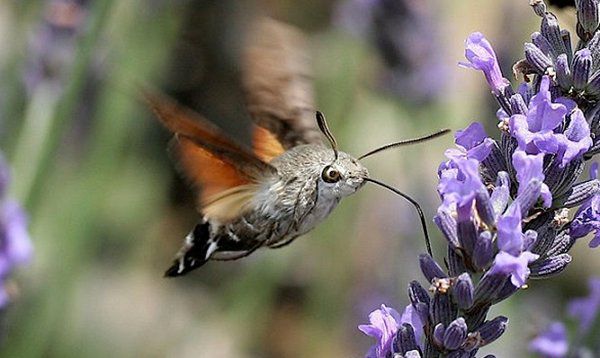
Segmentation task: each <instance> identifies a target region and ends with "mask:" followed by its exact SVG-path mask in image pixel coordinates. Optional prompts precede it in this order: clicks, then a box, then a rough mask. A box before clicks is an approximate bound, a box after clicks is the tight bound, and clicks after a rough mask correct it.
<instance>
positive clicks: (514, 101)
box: [510, 93, 527, 114]
mask: <svg viewBox="0 0 600 358" xmlns="http://www.w3.org/2000/svg"><path fill="white" fill-rule="evenodd" d="M510 109H511V111H512V113H513V114H527V104H526V103H525V100H524V99H523V96H521V94H520V93H516V94H514V95H512V96H511V97H510Z"/></svg>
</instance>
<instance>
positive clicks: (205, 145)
mask: <svg viewBox="0 0 600 358" xmlns="http://www.w3.org/2000/svg"><path fill="white" fill-rule="evenodd" d="M145 97H146V100H147V102H148V103H149V104H150V106H151V108H152V109H153V111H154V112H155V113H156V115H157V117H158V118H159V119H160V121H161V122H162V123H163V125H164V126H165V127H167V129H169V130H170V131H171V132H173V133H174V137H173V140H172V141H171V145H170V149H171V152H172V155H173V156H174V159H175V161H176V162H177V163H178V168H179V170H180V171H181V172H182V174H183V176H184V177H185V178H186V179H188V181H189V182H190V183H191V184H192V186H193V187H194V188H196V189H198V190H199V195H198V203H199V208H200V210H201V211H202V212H203V213H204V214H205V215H207V216H209V217H213V218H218V219H221V220H227V219H229V218H232V217H235V216H237V215H238V214H239V213H240V212H241V211H242V210H243V209H244V208H245V207H246V206H247V204H248V203H249V201H250V200H251V199H252V198H253V197H254V195H255V194H256V192H257V190H258V189H259V188H260V184H261V183H262V182H264V181H265V180H269V178H271V177H273V176H276V175H277V170H276V169H275V168H274V167H273V166H271V165H270V164H268V163H266V162H264V161H263V160H261V158H259V157H257V156H256V155H255V154H254V153H253V152H251V151H249V150H247V149H245V148H244V147H242V146H240V145H238V144H236V143H235V142H233V141H232V140H231V139H229V138H227V137H226V136H225V135H224V134H223V133H222V132H221V131H220V130H219V129H218V128H217V127H216V126H214V125H213V124H212V123H210V122H209V121H207V120H206V119H204V118H202V117H201V116H200V115H199V114H197V113H195V112H193V111H191V110H189V109H187V108H185V107H183V106H181V105H179V104H177V103H176V102H174V101H173V100H171V99H168V98H167V97H165V96H162V95H157V94H150V93H146V94H145Z"/></svg>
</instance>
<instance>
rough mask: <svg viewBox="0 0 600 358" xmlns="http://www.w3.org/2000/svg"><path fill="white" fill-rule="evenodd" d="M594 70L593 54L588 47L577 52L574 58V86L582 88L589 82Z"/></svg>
mask: <svg viewBox="0 0 600 358" xmlns="http://www.w3.org/2000/svg"><path fill="white" fill-rule="evenodd" d="M591 70H592V54H591V53H590V50H588V49H587V48H583V49H581V50H579V51H577V52H576V53H575V57H574V58H573V87H575V89H578V90H582V89H584V88H585V86H586V85H587V83H588V80H589V78H590V74H591V73H590V72H591Z"/></svg>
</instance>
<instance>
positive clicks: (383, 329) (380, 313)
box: [358, 305, 401, 358]
mask: <svg viewBox="0 0 600 358" xmlns="http://www.w3.org/2000/svg"><path fill="white" fill-rule="evenodd" d="M400 321H401V317H400V314H399V313H398V312H397V311H396V310H395V309H393V308H390V307H387V306H386V305H381V308H380V309H378V310H375V311H373V312H371V313H370V314H369V322H370V324H363V325H360V326H358V329H359V330H361V331H362V332H363V333H365V334H366V335H368V336H370V337H373V338H375V339H376V340H377V343H376V344H375V346H374V353H375V355H374V357H378V358H379V357H385V356H386V355H387V353H388V352H390V349H391V344H392V339H393V338H394V335H395V334H396V332H397V331H398V327H400ZM372 351H373V348H372V349H371V350H370V351H369V353H368V355H367V356H369V354H371V353H372Z"/></svg>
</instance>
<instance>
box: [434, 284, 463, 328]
mask: <svg viewBox="0 0 600 358" xmlns="http://www.w3.org/2000/svg"><path fill="white" fill-rule="evenodd" d="M457 313H458V308H457V307H456V306H455V305H454V304H453V303H452V300H451V299H450V295H448V294H445V293H441V292H440V291H437V292H436V293H435V294H434V295H433V299H432V300H431V307H430V315H431V319H432V321H433V324H438V323H443V324H444V326H448V325H449V324H450V322H452V321H453V320H454V319H455V318H456V315H457Z"/></svg>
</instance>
